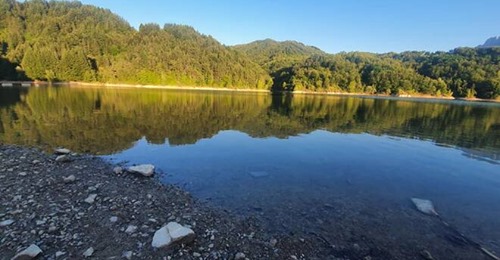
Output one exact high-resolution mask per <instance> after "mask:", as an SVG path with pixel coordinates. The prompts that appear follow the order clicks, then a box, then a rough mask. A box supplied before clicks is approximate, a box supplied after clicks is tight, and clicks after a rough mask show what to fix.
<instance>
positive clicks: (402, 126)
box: [0, 87, 500, 256]
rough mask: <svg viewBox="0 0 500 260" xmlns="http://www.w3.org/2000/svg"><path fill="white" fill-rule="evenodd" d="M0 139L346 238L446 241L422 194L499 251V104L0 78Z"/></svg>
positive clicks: (391, 242)
mask: <svg viewBox="0 0 500 260" xmlns="http://www.w3.org/2000/svg"><path fill="white" fill-rule="evenodd" d="M0 142H4V143H15V144H23V145H35V146H41V147H45V148H51V147H57V146H63V147H67V148H70V149H72V150H74V151H78V152H88V153H94V154H100V155H103V156H104V157H105V158H107V159H110V160H113V161H116V162H123V161H126V162H128V163H130V164H134V163H153V164H155V165H156V166H157V167H159V168H160V170H161V171H162V172H164V173H165V175H164V176H163V177H162V179H163V181H164V182H166V183H174V184H177V185H179V186H182V187H184V188H185V189H187V190H188V191H190V192H192V193H193V194H194V195H195V196H197V197H199V198H201V199H203V200H205V201H208V202H209V203H211V204H213V205H215V206H219V207H223V208H225V209H228V210H230V211H233V212H235V213H237V214H241V215H243V216H248V215H252V216H257V217H258V218H260V219H262V220H263V221H264V223H265V225H266V228H268V229H269V230H272V231H276V232H289V233H292V234H300V233H301V232H309V231H313V232H315V233H320V234H322V236H325V237H330V238H331V240H333V241H338V243H339V244H342V243H345V244H349V243H351V241H365V243H367V244H377V245H381V246H382V247H383V248H385V247H386V248H391V247H394V246H395V245H397V246H399V247H401V248H402V249H401V250H403V251H404V250H406V248H410V247H412V246H414V243H415V241H417V240H418V241H420V243H421V244H422V248H431V249H432V248H433V247H435V250H439V248H442V247H443V246H442V245H443V244H446V243H449V241H447V240H446V239H445V237H443V236H440V235H435V236H434V235H430V234H435V233H436V232H440V231H436V230H433V229H432V227H427V226H426V227H423V226H419V224H418V221H421V220H422V219H423V218H426V217H425V216H422V215H421V214H419V213H418V212H416V211H415V210H414V208H413V207H412V205H411V203H410V202H409V199H410V198H411V197H420V198H426V199H430V200H432V201H433V202H434V203H435V205H436V208H437V210H438V212H439V213H440V214H441V215H442V216H443V218H445V219H446V220H447V221H449V222H450V223H452V224H453V225H454V226H456V227H457V228H458V229H459V230H460V231H461V232H463V233H465V234H467V235H468V236H470V237H472V238H473V239H475V240H478V241H480V242H481V243H482V244H484V245H486V246H487V247H488V248H491V249H493V250H495V251H497V252H500V156H499V155H500V104H490V103H484V104H479V103H474V104H473V103H466V102H450V101H426V102H423V101H401V100H399V101H398V100H390V99H369V98H354V97H333V96H330V97H324V96H295V97H291V96H270V95H266V94H242V93H213V92H188V91H185V92H181V91H167V90H147V89H141V90H138V89H106V90H104V89H94V88H68V87H60V88H53V87H44V88H30V89H26V88H0ZM439 243H441V244H439ZM435 254H436V255H438V256H439V255H440V252H436V253H435ZM442 255H446V252H442Z"/></svg>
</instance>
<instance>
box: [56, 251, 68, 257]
mask: <svg viewBox="0 0 500 260" xmlns="http://www.w3.org/2000/svg"><path fill="white" fill-rule="evenodd" d="M65 254H66V253H65V252H61V251H57V252H56V258H58V257H61V256H63V255H65Z"/></svg>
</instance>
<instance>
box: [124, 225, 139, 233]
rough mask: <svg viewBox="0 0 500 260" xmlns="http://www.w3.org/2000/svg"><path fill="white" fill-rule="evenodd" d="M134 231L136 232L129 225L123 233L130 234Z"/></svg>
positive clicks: (133, 227)
mask: <svg viewBox="0 0 500 260" xmlns="http://www.w3.org/2000/svg"><path fill="white" fill-rule="evenodd" d="M136 230H137V227H136V226H133V225H129V226H128V227H127V229H126V230H125V233H127V234H132V233H134V232H135V231H136Z"/></svg>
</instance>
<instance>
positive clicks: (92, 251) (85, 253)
mask: <svg viewBox="0 0 500 260" xmlns="http://www.w3.org/2000/svg"><path fill="white" fill-rule="evenodd" d="M93 254H94V248H93V247H89V248H88V249H87V250H85V252H83V256H85V257H91V256H92V255H93Z"/></svg>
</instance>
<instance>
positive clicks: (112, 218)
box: [109, 216, 118, 223]
mask: <svg viewBox="0 0 500 260" xmlns="http://www.w3.org/2000/svg"><path fill="white" fill-rule="evenodd" d="M109 221H111V223H115V222H116V221H118V217H117V216H112V217H110V218H109Z"/></svg>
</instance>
